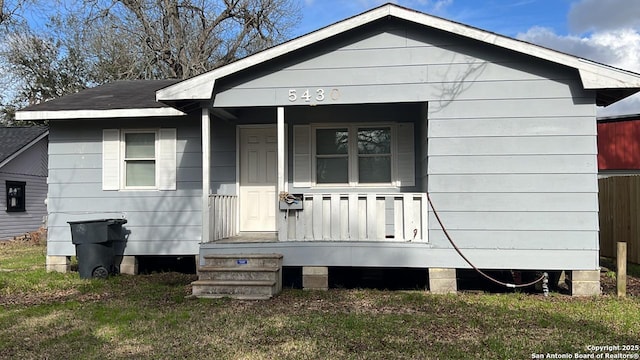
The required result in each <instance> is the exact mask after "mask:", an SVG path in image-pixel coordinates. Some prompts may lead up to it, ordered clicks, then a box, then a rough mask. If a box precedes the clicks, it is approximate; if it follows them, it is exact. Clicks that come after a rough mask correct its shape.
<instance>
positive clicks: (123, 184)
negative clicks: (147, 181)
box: [120, 129, 160, 190]
mask: <svg viewBox="0 0 640 360" xmlns="http://www.w3.org/2000/svg"><path fill="white" fill-rule="evenodd" d="M151 133H153V134H154V136H155V141H154V158H153V159H147V158H136V159H131V160H153V162H154V165H155V166H154V168H155V181H154V185H153V186H127V158H126V151H125V149H126V135H127V134H151ZM159 150H160V149H159V129H121V130H120V176H121V177H120V189H121V190H158V189H159V187H158V182H159V178H158V170H159V169H158V168H159V164H158V160H159V159H158V157H159Z"/></svg>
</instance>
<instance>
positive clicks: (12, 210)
mask: <svg viewBox="0 0 640 360" xmlns="http://www.w3.org/2000/svg"><path fill="white" fill-rule="evenodd" d="M48 134H49V130H48V129H47V128H46V127H0V184H2V185H4V187H3V191H2V192H1V195H0V204H1V205H0V206H2V207H3V208H2V209H0V240H3V239H10V238H13V237H16V236H20V235H24V234H26V233H30V232H35V231H38V230H39V229H40V228H41V227H42V226H43V225H44V220H45V219H46V216H47V205H46V204H45V199H46V198H47V167H48V166H47V136H48Z"/></svg>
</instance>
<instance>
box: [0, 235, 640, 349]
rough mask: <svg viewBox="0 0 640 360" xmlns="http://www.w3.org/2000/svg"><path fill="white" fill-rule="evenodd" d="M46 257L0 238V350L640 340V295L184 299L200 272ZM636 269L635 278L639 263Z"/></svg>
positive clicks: (40, 249) (562, 344)
mask: <svg viewBox="0 0 640 360" xmlns="http://www.w3.org/2000/svg"><path fill="white" fill-rule="evenodd" d="M44 262H45V247H44V246H41V245H28V244H24V243H18V242H11V243H2V244H0V306H1V310H0V359H68V358H74V359H509V358H511V359H532V358H534V354H543V356H546V355H547V354H550V355H555V354H559V355H561V354H571V355H572V358H575V353H586V354H593V355H594V357H595V356H598V355H600V354H602V356H603V357H602V358H605V357H604V356H605V355H612V354H617V353H623V354H640V349H638V350H633V351H622V350H621V351H595V350H590V348H589V346H592V345H597V346H602V345H611V346H617V345H620V346H623V345H640V297H638V296H629V297H627V298H623V299H619V298H616V297H613V296H610V295H604V296H600V297H593V298H571V297H569V296H566V295H560V294H552V295H551V296H550V297H548V298H544V297H542V296H539V295H526V294H518V293H512V294H459V295H448V296H436V295H429V294H427V293H425V292H421V291H395V292H387V291H377V290H330V291H327V292H308V291H301V290H285V291H284V292H283V293H282V294H281V295H280V296H277V297H276V298H274V299H272V300H269V301H258V302H254V301H235V300H228V299H222V300H198V299H190V298H187V295H189V294H190V287H189V283H190V282H191V281H193V280H195V275H186V274H179V273H156V274H152V275H139V276H126V275H121V276H116V277H112V278H109V279H108V280H106V281H100V280H81V279H79V277H78V274H77V273H70V274H57V273H46V272H45V270H44ZM631 273H633V276H634V279H635V280H637V279H636V277H638V276H639V275H640V272H639V271H638V269H637V268H635V267H634V268H630V274H631ZM604 277H605V278H606V277H607V275H605V276H604ZM543 358H544V357H543ZM596 358H597V357H596Z"/></svg>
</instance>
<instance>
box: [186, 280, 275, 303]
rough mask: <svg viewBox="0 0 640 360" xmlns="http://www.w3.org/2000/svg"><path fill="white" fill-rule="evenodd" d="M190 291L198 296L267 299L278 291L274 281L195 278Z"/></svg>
mask: <svg viewBox="0 0 640 360" xmlns="http://www.w3.org/2000/svg"><path fill="white" fill-rule="evenodd" d="M191 285H192V293H193V295H194V296H196V297H199V298H222V297H231V298H234V299H255V300H260V299H269V298H271V297H273V295H276V294H277V293H278V284H277V282H276V281H223V280H197V281H194V282H192V283H191Z"/></svg>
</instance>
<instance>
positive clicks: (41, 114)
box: [16, 107, 186, 121]
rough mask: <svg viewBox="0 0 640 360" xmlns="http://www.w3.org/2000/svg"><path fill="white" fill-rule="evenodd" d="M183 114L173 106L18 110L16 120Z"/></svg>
mask: <svg viewBox="0 0 640 360" xmlns="http://www.w3.org/2000/svg"><path fill="white" fill-rule="evenodd" d="M183 115H186V114H185V113H184V112H182V111H180V110H177V109H174V108H172V107H162V108H141V109H108V110H50V111H17V112H16V120H21V121H46V120H66V119H102V118H138V117H161V116H183Z"/></svg>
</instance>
